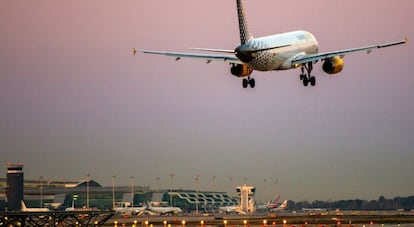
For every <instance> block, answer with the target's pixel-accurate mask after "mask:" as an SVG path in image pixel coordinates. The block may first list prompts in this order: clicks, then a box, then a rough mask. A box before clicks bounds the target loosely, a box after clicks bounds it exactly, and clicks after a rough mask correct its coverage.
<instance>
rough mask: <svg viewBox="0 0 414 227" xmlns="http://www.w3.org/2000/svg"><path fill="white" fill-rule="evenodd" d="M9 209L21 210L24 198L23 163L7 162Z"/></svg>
mask: <svg viewBox="0 0 414 227" xmlns="http://www.w3.org/2000/svg"><path fill="white" fill-rule="evenodd" d="M6 167H7V189H6V190H7V192H6V194H7V211H20V210H21V208H22V200H23V195H24V194H23V163H18V164H10V163H9V164H7V165H6Z"/></svg>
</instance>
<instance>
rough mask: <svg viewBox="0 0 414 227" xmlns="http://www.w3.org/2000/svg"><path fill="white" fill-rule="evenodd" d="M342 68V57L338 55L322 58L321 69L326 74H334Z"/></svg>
mask: <svg viewBox="0 0 414 227" xmlns="http://www.w3.org/2000/svg"><path fill="white" fill-rule="evenodd" d="M343 68H344V59H342V57H340V56H335V57H332V58H327V59H325V60H324V63H323V65H322V69H323V71H324V72H326V73H328V74H336V73H339V72H341V71H342V69H343Z"/></svg>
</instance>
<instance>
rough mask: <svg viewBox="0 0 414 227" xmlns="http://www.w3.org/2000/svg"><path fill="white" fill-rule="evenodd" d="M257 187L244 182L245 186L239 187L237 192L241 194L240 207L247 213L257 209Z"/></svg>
mask: <svg viewBox="0 0 414 227" xmlns="http://www.w3.org/2000/svg"><path fill="white" fill-rule="evenodd" d="M255 191H256V189H255V187H253V186H247V185H246V184H244V185H243V186H238V187H237V193H238V194H239V198H240V208H241V210H242V211H243V212H245V213H253V212H254V211H255V206H254V203H255V201H254V193H255Z"/></svg>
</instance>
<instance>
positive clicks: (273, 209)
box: [269, 200, 288, 212]
mask: <svg viewBox="0 0 414 227" xmlns="http://www.w3.org/2000/svg"><path fill="white" fill-rule="evenodd" d="M287 205H288V201H287V200H285V201H283V203H282V204H280V205H279V206H277V207H274V208H270V209H269V210H270V211H279V212H280V211H283V210H285V209H286V208H287Z"/></svg>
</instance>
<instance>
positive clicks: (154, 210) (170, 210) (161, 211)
mask: <svg viewBox="0 0 414 227" xmlns="http://www.w3.org/2000/svg"><path fill="white" fill-rule="evenodd" d="M145 209H146V212H147V213H149V214H151V215H157V214H158V215H169V214H173V215H177V214H179V213H182V212H183V210H182V209H181V208H179V207H173V206H169V207H153V206H151V204H150V203H147V206H146V208H145Z"/></svg>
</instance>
